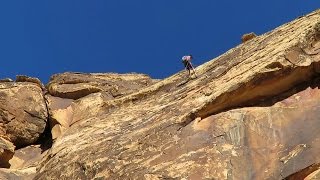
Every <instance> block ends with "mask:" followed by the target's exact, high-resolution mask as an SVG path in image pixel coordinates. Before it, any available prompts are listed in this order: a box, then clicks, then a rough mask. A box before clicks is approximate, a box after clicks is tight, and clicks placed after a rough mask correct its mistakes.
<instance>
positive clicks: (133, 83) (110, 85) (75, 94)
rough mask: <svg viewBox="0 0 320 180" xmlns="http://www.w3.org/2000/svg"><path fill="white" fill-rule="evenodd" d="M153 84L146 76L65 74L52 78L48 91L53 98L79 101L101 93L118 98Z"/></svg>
mask: <svg viewBox="0 0 320 180" xmlns="http://www.w3.org/2000/svg"><path fill="white" fill-rule="evenodd" d="M153 83H154V80H152V79H151V78H150V77H149V76H146V75H144V74H115V73H108V74H103V73H91V74H84V73H63V74H57V75H54V76H52V77H51V80H50V83H49V84H48V91H49V93H50V94H51V95H53V96H56V97H61V98H68V99H79V98H81V97H84V96H86V95H89V94H91V93H95V92H100V91H104V92H107V93H108V95H109V96H110V97H118V96H123V95H127V94H130V93H133V92H135V91H137V90H139V89H141V88H143V87H146V86H149V85H150V84H153Z"/></svg>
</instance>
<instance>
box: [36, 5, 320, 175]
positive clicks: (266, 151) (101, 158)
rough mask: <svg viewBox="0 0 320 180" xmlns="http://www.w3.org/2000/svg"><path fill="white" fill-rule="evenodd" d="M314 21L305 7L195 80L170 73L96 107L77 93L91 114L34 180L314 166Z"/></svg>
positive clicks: (317, 57)
mask: <svg viewBox="0 0 320 180" xmlns="http://www.w3.org/2000/svg"><path fill="white" fill-rule="evenodd" d="M319 21H320V11H315V12H313V13H311V14H309V15H307V16H304V17H301V18H299V19H297V20H295V21H293V22H291V23H288V24H286V25H283V26H281V27H279V28H277V29H275V30H274V31H272V32H269V33H266V34H264V35H261V36H258V37H256V38H254V39H252V40H250V41H247V42H246V43H244V44H241V45H239V46H238V47H236V48H234V49H231V50H230V51H228V52H227V53H225V54H224V55H222V56H220V57H217V58H216V59H214V60H212V61H210V62H208V63H206V64H203V65H201V66H199V67H198V68H197V69H196V71H197V73H198V76H199V77H198V78H197V79H189V80H188V79H187V76H186V74H185V73H184V72H180V73H178V74H175V75H173V76H171V77H169V78H167V79H165V80H162V81H160V82H158V83H156V84H154V85H151V86H149V87H146V88H144V89H142V90H140V91H138V92H136V93H133V94H130V95H127V96H123V97H120V98H117V99H111V100H105V99H104V100H100V98H98V102H99V103H98V105H97V103H96V102H95V101H94V99H95V97H99V94H92V95H90V96H86V97H83V98H81V99H79V101H82V102H86V103H85V105H86V108H87V109H92V108H93V109H94V111H92V112H90V111H88V113H83V114H85V116H84V118H83V117H82V118H80V119H79V120H78V121H76V122H75V123H73V124H72V125H71V126H70V127H69V129H68V130H67V131H66V132H65V133H64V134H63V135H62V136H61V137H59V138H58V139H57V140H56V142H55V143H54V144H53V146H52V148H51V149H50V151H49V152H48V156H47V157H45V158H44V159H43V161H42V162H41V164H40V165H39V166H38V171H37V176H36V178H37V179H46V178H60V179H68V178H72V179H86V178H87V179H99V178H100V179H129V178H131V179H166V178H167V179H206V178H207V179H210V178H216V179H261V178H264V179H268V178H269V179H281V178H285V177H287V176H290V175H292V174H294V173H295V172H298V171H300V170H302V169H304V168H306V167H308V166H310V165H312V164H314V163H319V161H320V160H319V159H318V158H317V157H316V152H319V150H320V147H319V143H318V140H319V138H320V136H319V133H318V124H319V123H318V122H319V121H318V119H319V118H318V113H317V112H318V111H319V110H318V106H319V105H318V101H317V98H314V99H313V97H318V94H319V91H318V88H315V87H317V86H318V83H317V78H318V77H319V74H318V73H319V72H320V69H319V67H320V66H319V61H320V22H319ZM297 87H299V88H297ZM49 92H50V91H49ZM93 147H94V148H93ZM57 164H60V165H61V166H57Z"/></svg>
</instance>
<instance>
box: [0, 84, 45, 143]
mask: <svg viewBox="0 0 320 180" xmlns="http://www.w3.org/2000/svg"><path fill="white" fill-rule="evenodd" d="M47 118H48V115H47V108H46V103H45V101H44V98H43V95H42V90H41V88H40V87H39V86H38V85H37V84H35V83H29V82H17V83H14V82H3V83H0V136H2V137H4V138H5V139H7V140H9V141H11V142H12V143H13V144H14V145H15V146H17V147H22V146H26V145H30V144H33V143H35V142H36V141H37V140H38V138H39V136H40V135H41V134H42V133H43V132H44V129H45V127H46V121H47Z"/></svg>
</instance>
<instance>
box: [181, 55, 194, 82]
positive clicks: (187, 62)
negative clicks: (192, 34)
mask: <svg viewBox="0 0 320 180" xmlns="http://www.w3.org/2000/svg"><path fill="white" fill-rule="evenodd" d="M191 60H192V55H186V56H183V57H182V63H183V65H184V67H185V68H186V70H187V71H188V72H189V77H190V76H191V69H192V71H193V73H194V75H195V76H196V77H197V74H196V71H195V70H194V68H193V66H192V64H191Z"/></svg>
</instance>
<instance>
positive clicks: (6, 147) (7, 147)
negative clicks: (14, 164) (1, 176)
mask: <svg viewBox="0 0 320 180" xmlns="http://www.w3.org/2000/svg"><path fill="white" fill-rule="evenodd" d="M14 148H15V146H14V145H13V144H12V143H11V142H10V141H8V140H6V139H4V138H2V137H0V168H1V167H5V168H8V167H10V164H9V160H10V159H11V158H12V157H13V154H14Z"/></svg>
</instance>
